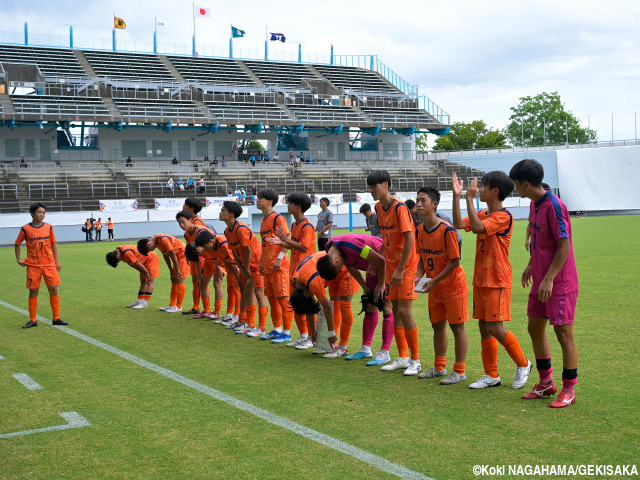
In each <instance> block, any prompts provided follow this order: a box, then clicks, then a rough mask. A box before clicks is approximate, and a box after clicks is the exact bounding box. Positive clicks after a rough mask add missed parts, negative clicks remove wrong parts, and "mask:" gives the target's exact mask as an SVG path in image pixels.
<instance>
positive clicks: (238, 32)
mask: <svg viewBox="0 0 640 480" xmlns="http://www.w3.org/2000/svg"><path fill="white" fill-rule="evenodd" d="M231 36H232V37H233V38H238V37H244V30H240V29H239V28H236V27H234V26H231Z"/></svg>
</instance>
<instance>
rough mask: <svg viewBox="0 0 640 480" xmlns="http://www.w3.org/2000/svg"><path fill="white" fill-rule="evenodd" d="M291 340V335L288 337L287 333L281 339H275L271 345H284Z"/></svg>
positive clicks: (282, 334)
mask: <svg viewBox="0 0 640 480" xmlns="http://www.w3.org/2000/svg"><path fill="white" fill-rule="evenodd" d="M289 340H291V335H287V334H286V333H281V334H280V336H279V337H276V338H273V339H272V340H271V343H284V342H288V341H289Z"/></svg>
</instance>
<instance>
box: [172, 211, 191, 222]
mask: <svg viewBox="0 0 640 480" xmlns="http://www.w3.org/2000/svg"><path fill="white" fill-rule="evenodd" d="M181 218H186V219H187V220H191V219H192V218H193V215H191V212H187V211H186V210H180V211H179V212H178V213H176V220H180V219H181Z"/></svg>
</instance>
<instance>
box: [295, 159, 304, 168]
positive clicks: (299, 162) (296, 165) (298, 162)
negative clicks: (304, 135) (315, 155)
mask: <svg viewBox="0 0 640 480" xmlns="http://www.w3.org/2000/svg"><path fill="white" fill-rule="evenodd" d="M301 165H302V158H301V157H296V164H295V165H294V167H299V166H301Z"/></svg>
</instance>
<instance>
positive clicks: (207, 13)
mask: <svg viewBox="0 0 640 480" xmlns="http://www.w3.org/2000/svg"><path fill="white" fill-rule="evenodd" d="M193 13H194V15H195V16H196V17H200V18H209V17H211V10H209V9H208V8H204V7H198V6H197V5H194V7H193Z"/></svg>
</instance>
